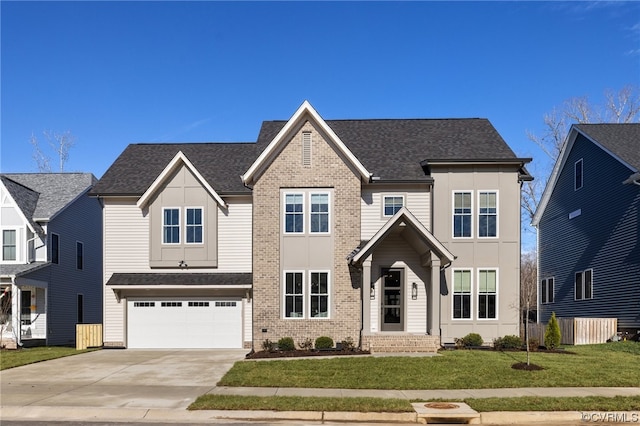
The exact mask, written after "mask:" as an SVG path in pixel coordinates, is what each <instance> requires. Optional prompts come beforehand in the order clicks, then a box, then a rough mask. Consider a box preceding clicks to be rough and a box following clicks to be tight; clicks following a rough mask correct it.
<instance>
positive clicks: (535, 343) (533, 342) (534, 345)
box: [529, 337, 540, 352]
mask: <svg viewBox="0 0 640 426" xmlns="http://www.w3.org/2000/svg"><path fill="white" fill-rule="evenodd" d="M539 346H540V340H538V339H537V338H536V337H531V338H529V350H530V351H531V352H536V351H537V350H538V347H539Z"/></svg>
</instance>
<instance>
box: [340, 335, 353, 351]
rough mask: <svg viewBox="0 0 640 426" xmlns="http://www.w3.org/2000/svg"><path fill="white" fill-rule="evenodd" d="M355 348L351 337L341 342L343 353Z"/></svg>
mask: <svg viewBox="0 0 640 426" xmlns="http://www.w3.org/2000/svg"><path fill="white" fill-rule="evenodd" d="M355 348H356V345H355V343H354V342H353V339H352V338H351V337H347V338H345V339H344V340H343V341H342V350H343V351H352V350H354V349H355Z"/></svg>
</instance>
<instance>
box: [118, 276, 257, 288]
mask: <svg viewBox="0 0 640 426" xmlns="http://www.w3.org/2000/svg"><path fill="white" fill-rule="evenodd" d="M252 283H253V274H251V273H223V274H209V273H205V274H195V273H194V274H189V273H176V274H160V273H159V274H153V273H122V274H121V273H116V274H113V275H111V278H109V281H107V284H106V285H108V286H114V285H139V286H154V285H185V286H186V285H195V286H197V285H221V286H234V285H245V284H252Z"/></svg>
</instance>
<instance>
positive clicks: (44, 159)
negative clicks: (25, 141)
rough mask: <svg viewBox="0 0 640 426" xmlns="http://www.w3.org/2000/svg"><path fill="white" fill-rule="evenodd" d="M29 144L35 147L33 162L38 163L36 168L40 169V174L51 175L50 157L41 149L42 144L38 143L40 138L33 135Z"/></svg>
mask: <svg viewBox="0 0 640 426" xmlns="http://www.w3.org/2000/svg"><path fill="white" fill-rule="evenodd" d="M29 143H30V144H31V145H32V146H33V155H32V157H33V160H34V161H35V162H36V166H37V167H38V171H39V172H40V173H51V159H50V158H49V156H48V155H46V154H45V153H44V152H42V149H41V148H40V144H39V142H38V138H36V135H34V134H33V133H32V134H31V138H29Z"/></svg>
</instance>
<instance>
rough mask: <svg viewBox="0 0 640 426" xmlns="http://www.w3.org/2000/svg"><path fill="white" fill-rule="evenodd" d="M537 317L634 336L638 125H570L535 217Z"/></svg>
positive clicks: (639, 207) (638, 282)
mask: <svg viewBox="0 0 640 426" xmlns="http://www.w3.org/2000/svg"><path fill="white" fill-rule="evenodd" d="M533 225H534V226H536V228H537V230H538V270H539V272H538V278H539V282H538V285H539V295H538V301H539V312H540V319H541V321H542V322H547V321H548V319H549V316H550V315H551V313H552V312H555V313H556V315H557V316H559V317H594V318H617V319H618V329H619V330H620V331H627V332H630V333H631V334H636V333H637V332H638V330H640V123H635V124H576V125H573V126H572V127H571V129H570V131H569V134H568V136H567V138H566V139H565V142H564V145H563V147H562V150H561V152H560V155H559V157H558V159H557V161H556V163H555V166H554V168H553V171H552V174H551V177H550V179H549V182H548V184H547V186H546V188H545V191H544V193H543V196H542V198H541V201H540V205H539V207H538V209H537V211H536V213H535V216H534V218H533Z"/></svg>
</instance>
